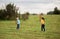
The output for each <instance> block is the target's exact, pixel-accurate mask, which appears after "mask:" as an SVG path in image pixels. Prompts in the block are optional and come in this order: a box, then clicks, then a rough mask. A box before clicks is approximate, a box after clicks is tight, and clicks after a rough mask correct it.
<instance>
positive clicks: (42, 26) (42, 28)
mask: <svg viewBox="0 0 60 39" xmlns="http://www.w3.org/2000/svg"><path fill="white" fill-rule="evenodd" d="M41 31H45V19H44V17H41Z"/></svg>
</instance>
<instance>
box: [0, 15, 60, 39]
mask: <svg viewBox="0 0 60 39" xmlns="http://www.w3.org/2000/svg"><path fill="white" fill-rule="evenodd" d="M44 17H45V22H46V23H45V24H46V26H45V27H46V31H45V32H42V31H41V26H40V20H39V19H40V18H39V16H38V15H30V16H29V19H28V20H26V21H23V20H21V25H20V29H19V30H17V29H16V22H15V21H0V39H60V15H44Z"/></svg>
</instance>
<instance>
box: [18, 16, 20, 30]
mask: <svg viewBox="0 0 60 39" xmlns="http://www.w3.org/2000/svg"><path fill="white" fill-rule="evenodd" d="M19 27H20V20H19V18H18V17H17V29H19Z"/></svg>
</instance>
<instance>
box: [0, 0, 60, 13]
mask: <svg viewBox="0 0 60 39" xmlns="http://www.w3.org/2000/svg"><path fill="white" fill-rule="evenodd" d="M9 3H14V4H15V5H16V6H17V8H19V11H20V13H21V14H22V13H24V12H30V13H31V14H32V13H36V14H40V13H44V14H46V13H47V12H49V11H53V10H54V8H55V7H58V9H60V0H0V9H4V8H5V6H6V5H7V4H9Z"/></svg>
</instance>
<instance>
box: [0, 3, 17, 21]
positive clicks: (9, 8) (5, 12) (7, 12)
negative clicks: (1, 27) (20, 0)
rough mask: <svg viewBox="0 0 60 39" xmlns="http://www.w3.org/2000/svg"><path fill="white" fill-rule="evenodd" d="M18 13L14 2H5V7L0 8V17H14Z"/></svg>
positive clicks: (9, 18)
mask: <svg viewBox="0 0 60 39" xmlns="http://www.w3.org/2000/svg"><path fill="white" fill-rule="evenodd" d="M17 15H18V9H17V8H16V6H14V4H11V3H10V4H7V5H6V9H1V10H0V19H8V20H12V19H16V16H17Z"/></svg>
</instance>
